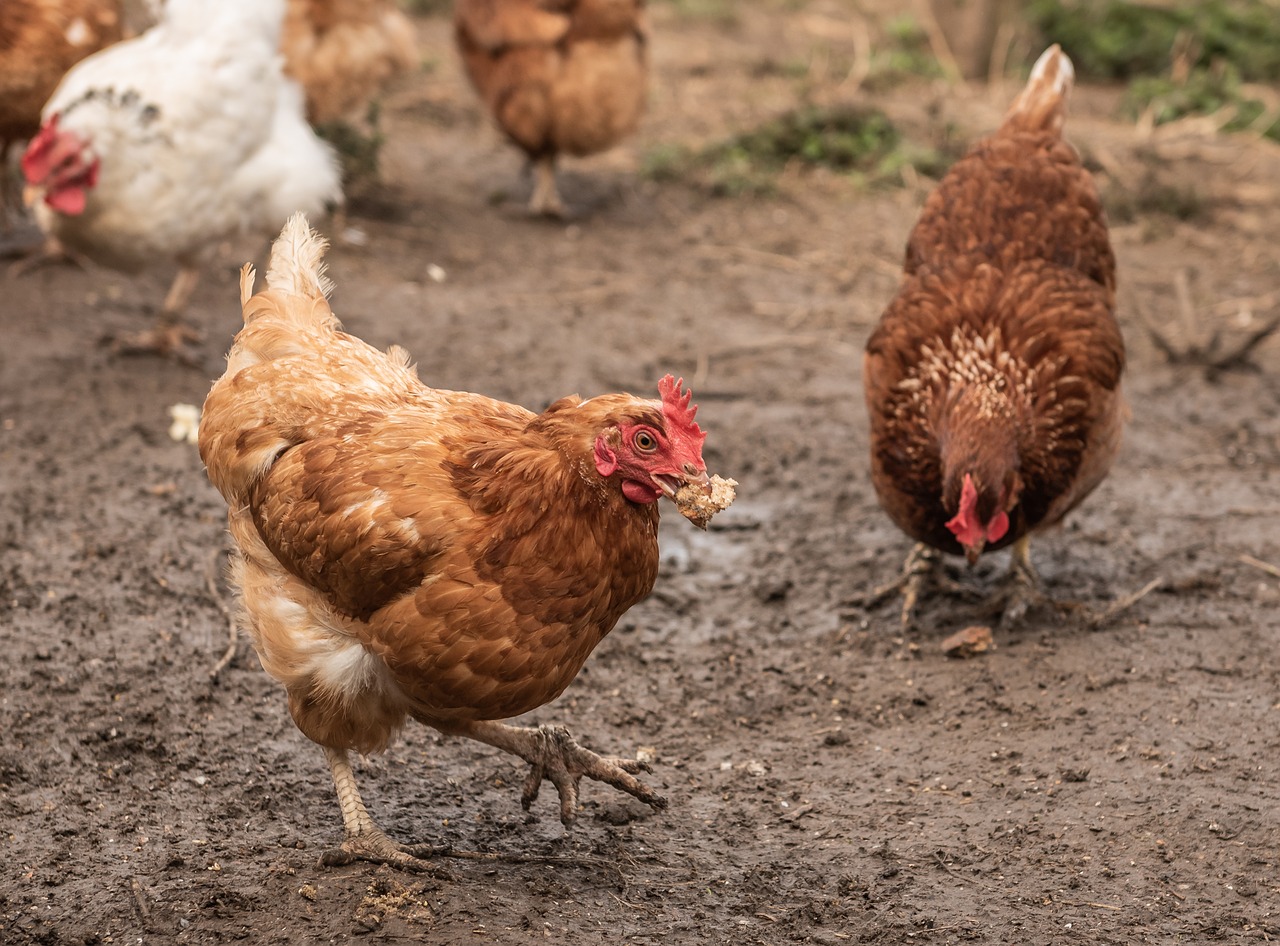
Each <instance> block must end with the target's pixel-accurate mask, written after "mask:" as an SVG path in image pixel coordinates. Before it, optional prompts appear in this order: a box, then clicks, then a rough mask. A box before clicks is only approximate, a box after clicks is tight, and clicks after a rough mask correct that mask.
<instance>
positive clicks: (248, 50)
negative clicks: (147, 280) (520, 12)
mask: <svg viewBox="0 0 1280 946" xmlns="http://www.w3.org/2000/svg"><path fill="white" fill-rule="evenodd" d="M283 18H284V0H235V2H230V0H226V2H220V3H216V4H207V3H201V2H199V0H170V2H169V3H167V4H166V5H165V7H164V10H163V13H162V14H161V19H160V22H159V23H158V24H157V25H156V26H154V27H153V28H152V29H150V30H148V31H147V32H146V33H143V34H142V35H141V36H138V37H136V38H134V39H131V40H126V41H125V42H122V43H118V44H117V45H115V46H112V47H111V48H109V49H106V50H103V51H102V52H99V53H97V54H95V55H93V56H90V57H89V58H88V59H85V60H83V61H82V62H80V63H79V64H78V65H76V66H75V67H74V68H73V69H72V70H71V71H70V72H68V73H67V75H66V77H65V78H64V79H63V81H62V83H61V84H60V85H59V86H58V89H57V91H56V92H55V93H54V94H53V97H52V98H51V99H50V100H49V102H48V104H47V105H46V106H45V110H44V124H43V125H42V126H41V128H40V131H39V133H38V134H37V135H36V137H35V138H34V139H32V141H31V143H30V145H29V146H28V147H27V151H26V154H25V155H24V156H23V159H22V170H23V173H24V174H25V176H26V179H27V182H28V185H29V187H30V188H31V194H32V198H33V199H35V200H37V201H38V202H37V204H36V211H37V219H38V221H39V223H40V225H41V227H42V228H43V229H44V230H45V231H46V232H48V233H50V234H52V235H53V236H55V237H56V238H57V239H58V240H59V241H61V242H62V243H63V244H65V245H67V246H68V247H69V248H70V249H72V250H75V251H78V252H81V253H83V254H85V255H87V256H89V257H90V258H92V259H94V260H95V261H97V262H99V263H103V264H105V265H108V266H112V267H115V268H118V269H121V270H124V271H127V272H136V271H138V270H140V269H142V268H143V267H145V266H147V265H149V264H152V263H155V262H157V261H163V260H174V261H176V262H177V263H178V265H179V267H180V270H179V272H178V275H177V278H176V279H175V280H174V283H173V286H172V288H171V289H170V292H169V294H168V296H167V297H166V299H165V301H164V306H163V308H162V310H161V314H160V321H159V324H158V325H157V326H156V328H155V330H154V331H152V332H150V333H144V335H142V336H140V337H139V338H136V339H134V341H133V345H132V347H145V348H152V349H157V350H161V351H169V352H176V353H181V349H182V346H183V344H184V343H185V342H186V341H188V340H191V339H192V338H194V337H197V333H194V332H192V331H191V330H190V329H188V328H187V327H186V326H184V325H182V324H181V322H180V321H179V318H178V317H179V314H180V313H181V311H182V309H183V308H184V306H185V305H186V302H187V299H188V298H189V296H190V294H191V291H192V290H193V289H194V287H195V284H196V280H197V278H198V275H199V271H200V266H201V264H202V262H203V261H204V259H205V258H206V257H207V256H208V255H209V253H210V251H211V250H212V249H213V248H214V247H216V246H217V245H218V244H219V243H220V242H221V241H223V240H226V239H227V238H229V237H232V236H234V235H237V234H239V233H242V232H258V233H262V234H263V235H264V236H265V235H267V234H269V233H271V232H273V231H274V230H275V229H276V228H278V227H279V226H280V225H281V224H282V223H283V222H284V221H285V220H286V219H287V218H288V217H289V215H290V214H292V213H293V212H295V211H299V210H302V211H306V212H310V213H318V212H320V211H321V210H322V209H323V208H324V207H325V206H326V205H327V204H329V203H332V202H336V201H338V200H340V198H341V189H340V185H339V179H338V170H337V164H336V162H335V160H334V157H333V154H332V152H331V151H330V149H329V148H328V146H326V145H325V144H323V143H322V142H321V141H320V140H319V139H318V138H316V136H315V134H314V133H313V132H312V131H311V128H310V127H309V126H308V125H307V123H306V120H305V118H304V116H303V105H302V94H301V91H300V90H299V89H298V87H297V85H296V84H295V83H293V82H291V81H289V80H287V79H285V78H284V76H283V74H282V73H281V71H280V63H279V60H278V57H277V54H276V48H277V45H278V43H279V39H280V24H281V22H282V20H283Z"/></svg>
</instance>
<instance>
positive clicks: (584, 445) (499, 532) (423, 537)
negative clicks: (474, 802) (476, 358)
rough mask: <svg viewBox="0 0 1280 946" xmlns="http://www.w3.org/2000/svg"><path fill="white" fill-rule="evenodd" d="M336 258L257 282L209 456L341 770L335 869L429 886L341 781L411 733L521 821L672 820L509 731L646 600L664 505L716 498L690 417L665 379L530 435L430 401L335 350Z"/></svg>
mask: <svg viewBox="0 0 1280 946" xmlns="http://www.w3.org/2000/svg"><path fill="white" fill-rule="evenodd" d="M323 249H324V244H323V243H321V241H320V240H319V239H318V238H317V237H316V236H315V235H314V233H312V232H310V231H309V230H308V229H307V224H306V221H305V220H304V219H303V218H302V216H301V215H298V216H297V217H295V218H293V220H292V221H291V222H290V223H289V224H288V225H286V227H285V230H284V232H283V233H282V234H281V236H280V239H279V240H277V241H276V244H275V246H274V248H273V250H272V257H271V266H270V270H269V272H268V274H267V287H268V288H267V289H266V290H265V291H263V292H261V293H259V294H257V295H254V296H252V297H251V295H250V294H251V293H252V291H253V271H252V269H251V268H249V267H248V266H246V267H245V269H244V272H243V275H242V277H241V299H242V302H243V305H244V318H245V326H244V328H243V329H242V330H241V332H240V334H239V335H238V336H237V337H236V340H235V343H234V344H233V346H232V348H231V352H230V355H229V356H228V361H227V370H226V373H225V374H224V375H223V377H222V378H221V379H219V380H218V381H217V382H216V383H215V384H214V386H213V389H212V390H211V391H210V393H209V397H208V399H207V400H206V402H205V406H204V413H203V419H202V422H201V424H200V455H201V457H202V459H203V460H204V463H205V465H206V467H207V469H208V473H209V478H210V480H211V481H212V482H213V484H214V486H215V487H217V489H218V491H219V492H221V493H222V495H223V497H224V498H225V499H226V500H227V505H228V506H229V509H230V512H229V520H230V530H231V535H232V537H233V539H234V542H235V545H236V547H237V549H238V551H239V555H238V558H237V561H236V562H235V564H234V566H233V579H234V583H235V584H236V585H237V586H238V588H239V591H240V596H241V603H242V614H243V618H244V619H245V621H246V623H247V625H248V627H249V630H250V632H251V635H252V638H253V641H254V646H255V648H256V649H257V652H258V656H259V658H260V659H261V661H262V665H263V667H264V668H265V669H266V671H267V672H268V673H269V674H271V676H273V677H275V678H276V679H277V680H278V681H279V682H280V683H282V684H283V685H284V687H285V690H286V692H287V694H288V698H289V710H290V712H291V713H292V715H293V719H294V722H295V723H297V725H298V728H299V729H301V730H302V732H303V733H304V734H305V735H306V736H307V737H308V738H309V739H311V740H312V741H314V742H317V743H319V744H320V745H321V746H323V747H324V750H325V754H326V756H327V758H328V761H329V765H330V768H331V770H332V774H333V779H334V784H335V786H336V788H337V793H338V800H339V804H340V806H341V809H342V817H343V822H344V824H345V829H346V837H345V841H344V843H343V844H342V847H341V849H340V850H339V851H336V852H334V853H332V854H331V855H328V856H327V857H326V861H327V862H329V863H340V862H345V861H349V860H351V859H354V858H363V859H368V860H374V861H380V862H386V863H391V864H395V865H398V866H401V867H407V868H410V869H424V868H425V864H424V862H423V861H420V860H419V859H418V858H416V857H414V856H413V854H412V852H411V849H409V848H403V847H401V846H399V845H397V844H394V843H393V842H392V841H390V840H389V839H388V838H387V836H386V835H385V834H383V833H382V832H381V831H380V830H379V829H378V828H377V827H376V826H375V825H374V823H373V821H372V819H371V818H370V817H369V814H368V813H367V811H366V810H365V808H364V805H363V804H362V802H361V800H360V795H359V793H358V792H357V790H356V786H355V780H354V776H353V774H352V771H351V766H350V764H349V762H348V752H349V751H350V750H353V749H354V750H356V751H358V752H362V753H367V752H374V751H377V750H380V749H382V748H383V747H384V746H386V744H387V743H388V741H389V740H390V739H391V738H392V736H393V734H394V733H395V732H396V730H397V729H398V728H399V727H400V726H401V725H403V723H404V722H405V721H406V719H407V718H413V719H415V720H417V721H418V722H421V723H424V724H426V725H428V726H432V727H434V728H435V729H437V730H439V731H440V732H443V733H449V734H457V735H463V736H468V737H470V738H472V739H477V740H480V741H481V742H485V743H488V744H489V745H493V746H497V747H498V748H500V749H503V750H505V751H507V752H511V753H514V754H516V755H518V756H520V757H521V758H522V759H524V760H526V761H527V762H529V763H530V765H531V766H532V770H531V772H530V775H529V778H528V780H527V781H526V782H525V788H524V798H523V800H524V804H525V805H526V807H527V806H528V805H529V804H530V803H531V802H532V801H533V799H534V798H535V797H536V795H537V792H538V787H539V784H540V782H541V780H542V778H543V777H544V776H545V777H546V778H549V779H550V780H551V782H552V783H553V784H554V785H555V786H556V788H557V789H558V791H559V794H560V801H561V807H560V814H561V819H562V820H563V821H565V822H566V823H568V822H569V821H570V820H571V819H572V818H573V816H574V813H575V808H576V804H577V794H578V782H579V780H580V779H581V778H582V776H584V775H585V776H587V777H589V778H593V779H598V780H601V781H604V782H607V783H609V784H610V785H613V786H616V787H617V788H619V789H622V790H623V791H626V792H628V793H630V794H632V795H634V796H635V797H636V798H638V799H640V800H641V801H643V802H646V803H647V804H649V805H652V806H654V807H655V808H661V807H664V806H665V804H666V802H665V800H664V799H663V798H662V797H661V796H659V795H658V794H656V793H655V792H653V791H652V790H651V789H650V788H648V787H647V786H646V785H644V784H643V783H642V782H640V781H639V780H637V779H636V777H635V775H636V773H638V772H640V771H647V767H646V766H645V765H643V764H642V763H640V762H636V761H631V760H624V759H603V758H601V757H599V756H597V755H596V754H595V753H592V752H589V751H587V750H586V749H583V748H581V747H580V746H578V745H577V743H575V742H574V741H573V740H572V739H571V738H570V737H569V734H568V732H567V731H565V730H564V729H561V728H549V727H543V728H541V729H527V728H517V727H513V726H510V725H506V724H504V723H500V722H497V720H500V719H505V718H508V717H512V716H516V715H519V714H521V713H526V712H528V711H530V710H533V709H535V708H537V707H539V706H542V705H543V704H544V703H547V702H548V701H550V700H552V699H555V697H556V696H558V695H559V694H560V693H561V691H563V690H564V689H565V687H567V686H568V685H569V683H570V682H572V680H573V679H574V677H575V676H576V675H577V673H578V670H579V669H580V668H581V667H582V665H583V662H584V661H585V660H586V659H587V656H588V655H589V654H590V653H591V651H592V649H593V648H595V646H596V645H597V644H599V643H600V641H601V640H602V639H603V638H604V636H605V635H606V634H607V633H608V632H609V630H610V629H611V628H612V627H613V626H614V624H615V622H616V621H617V620H618V618H619V617H620V616H621V615H622V614H623V612H625V611H626V610H627V609H628V608H630V607H631V606H632V605H633V604H635V603H636V602H637V601H639V600H640V599H641V598H643V597H644V596H645V595H646V594H648V593H649V591H650V589H651V588H652V587H653V583H654V580H655V577H656V575H657V570H658V544H657V526H658V508H657V500H658V499H659V498H660V497H662V496H664V495H665V496H668V497H673V496H674V497H677V499H678V501H679V503H680V508H682V509H684V508H685V506H684V499H685V494H687V493H690V492H691V493H694V494H700V495H702V496H704V497H705V495H706V494H707V493H708V492H710V490H711V486H712V484H713V483H715V482H716V481H719V478H718V477H716V478H714V479H711V478H709V477H708V476H707V472H706V467H705V465H704V463H703V460H702V443H703V440H704V439H705V434H703V433H702V431H701V430H700V429H699V428H698V425H697V424H696V423H695V422H694V413H695V412H696V408H695V407H693V406H692V405H691V404H690V397H691V395H690V394H688V393H683V394H682V393H681V391H680V382H676V381H672V379H671V377H670V376H668V377H667V378H665V379H664V380H663V381H662V383H661V384H659V390H660V391H661V394H662V399H661V400H660V401H659V400H645V399H642V398H636V397H632V396H631V395H627V394H608V395H602V396H599V397H594V398H590V399H589V400H585V401H583V400H580V399H579V398H578V397H576V396H571V397H565V398H561V399H560V400H558V401H556V402H555V403H553V404H552V405H551V406H550V407H548V408H547V409H546V410H545V411H543V412H542V413H541V414H534V413H532V412H530V411H527V410H525V409H524V408H521V407H516V406H514V405H511V404H505V403H502V402H500V401H495V400H491V399H490V398H487V397H483V396H481V395H478V394H467V393H463V392H457V391H440V390H434V389H432V388H429V387H427V386H425V385H424V384H422V382H420V381H419V380H418V377H417V374H416V372H415V371H414V369H413V368H411V367H410V366H409V359H408V355H407V353H406V352H404V351H403V350H401V349H399V348H394V347H393V348H391V349H390V350H389V351H387V352H386V353H385V354H384V353H383V352H380V351H377V350H376V349H374V348H371V347H370V346H368V345H366V344H365V343H364V342H362V341H360V340H359V339H357V338H354V337H352V336H350V335H347V334H345V333H344V332H342V331H340V330H339V327H338V322H337V319H336V318H335V317H334V316H333V313H332V311H331V310H330V308H329V305H328V303H327V302H326V300H325V294H326V292H327V291H328V288H329V285H328V280H327V279H326V278H325V277H324V276H323V274H322V268H323V267H322V263H321V255H322V252H323ZM724 482H732V481H724ZM677 494H679V495H677ZM730 499H731V497H730ZM721 505H722V506H723V505H727V502H722V503H721ZM687 514H689V515H690V517H691V518H693V514H692V513H687Z"/></svg>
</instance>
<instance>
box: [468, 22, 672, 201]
mask: <svg viewBox="0 0 1280 946" xmlns="http://www.w3.org/2000/svg"><path fill="white" fill-rule="evenodd" d="M454 22H455V27H456V30H455V35H456V38H457V44H458V49H459V51H460V53H461V54H462V61H463V64H464V65H465V67H466V70H467V75H468V76H470V78H471V82H472V84H473V85H475V87H476V90H477V91H478V92H479V93H480V98H481V99H482V100H483V101H484V104H485V106H486V108H488V109H489V111H490V112H491V113H492V115H493V117H494V120H495V121H496V122H497V123H498V126H499V127H500V128H501V129H502V131H503V132H504V133H505V134H506V135H507V137H508V138H510V139H511V140H512V142H514V143H515V144H516V145H517V146H518V147H519V148H520V149H521V150H523V151H524V153H525V154H526V155H528V157H529V160H530V162H532V163H533V165H534V168H535V175H536V177H535V182H534V189H533V196H532V198H531V200H530V201H529V209H530V211H532V212H533V213H536V214H546V215H549V216H562V215H563V214H564V212H565V208H564V204H563V203H562V202H561V200H560V195H559V193H558V191H557V190H556V178H555V162H556V156H557V155H559V154H572V155H578V156H582V155H588V154H595V153H597V152H599V151H604V150H606V149H608V148H611V147H613V146H614V145H615V144H617V143H618V142H619V141H620V140H621V139H622V138H623V137H624V136H625V135H627V134H629V133H630V132H631V131H632V130H634V129H635V127H636V124H637V123H638V122H639V121H640V115H641V113H642V112H643V110H644V101H645V87H646V80H647V73H648V66H647V51H646V24H645V18H644V3H643V0H458V2H457V4H456V6H455V11H454Z"/></svg>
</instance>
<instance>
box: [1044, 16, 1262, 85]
mask: <svg viewBox="0 0 1280 946" xmlns="http://www.w3.org/2000/svg"><path fill="white" fill-rule="evenodd" d="M1028 15H1029V17H1030V19H1031V22H1032V23H1033V24H1034V25H1035V26H1036V27H1037V28H1038V29H1039V30H1040V32H1041V33H1042V34H1043V36H1044V37H1045V40H1046V42H1048V41H1052V42H1057V43H1061V44H1062V48H1063V49H1064V50H1065V51H1066V53H1067V55H1069V56H1070V57H1071V59H1072V61H1073V62H1074V63H1075V66H1076V71H1077V73H1079V75H1081V76H1083V77H1086V78H1094V79H1129V78H1133V77H1135V76H1151V75H1160V74H1167V73H1168V72H1169V69H1170V66H1171V64H1172V63H1171V60H1172V57H1173V50H1174V47H1175V45H1177V46H1179V48H1180V49H1183V50H1185V56H1186V57H1187V58H1188V59H1189V62H1188V65H1189V66H1191V67H1192V68H1206V69H1207V68H1210V67H1211V66H1213V65H1214V64H1215V63H1217V62H1220V61H1226V62H1229V63H1231V64H1232V66H1233V67H1234V68H1235V69H1236V71H1237V73H1238V75H1239V76H1240V77H1241V78H1243V79H1245V80H1247V81H1268V80H1276V79H1280V4H1278V3H1277V2H1276V0H1207V2H1202V3H1187V4H1177V5H1174V4H1170V5H1168V6H1154V5H1149V4H1139V3H1126V2H1122V0H1073V2H1066V0H1031V2H1030V3H1029V4H1028Z"/></svg>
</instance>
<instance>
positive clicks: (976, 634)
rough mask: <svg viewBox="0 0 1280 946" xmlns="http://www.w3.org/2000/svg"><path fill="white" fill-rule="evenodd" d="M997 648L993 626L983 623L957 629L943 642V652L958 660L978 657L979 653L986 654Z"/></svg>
mask: <svg viewBox="0 0 1280 946" xmlns="http://www.w3.org/2000/svg"><path fill="white" fill-rule="evenodd" d="M995 648H996V644H995V640H994V639H993V638H992V635H991V628H989V627H986V626H985V625H982V624H975V625H973V626H972V627H966V628H965V629H964V630H962V631H956V632H955V633H954V634H952V635H951V636H950V637H948V638H947V639H946V640H944V641H943V642H942V652H943V653H944V654H946V655H947V656H948V657H954V658H956V659H957V660H964V659H967V658H969V657H976V656H978V655H979V654H985V653H986V652H987V651H990V650H995Z"/></svg>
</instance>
